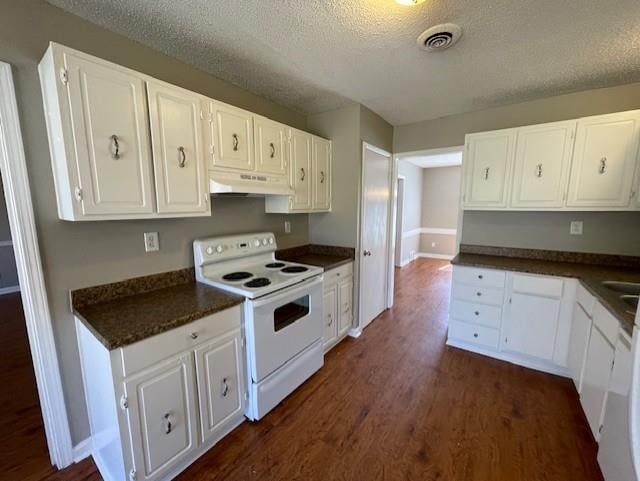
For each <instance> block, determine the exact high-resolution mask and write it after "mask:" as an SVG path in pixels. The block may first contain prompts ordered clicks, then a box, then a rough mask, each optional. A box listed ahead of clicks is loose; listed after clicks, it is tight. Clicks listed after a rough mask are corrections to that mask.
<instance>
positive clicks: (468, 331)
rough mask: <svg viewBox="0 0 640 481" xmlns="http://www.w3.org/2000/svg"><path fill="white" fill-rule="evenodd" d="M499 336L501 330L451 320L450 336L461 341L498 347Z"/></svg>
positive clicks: (493, 347)
mask: <svg viewBox="0 0 640 481" xmlns="http://www.w3.org/2000/svg"><path fill="white" fill-rule="evenodd" d="M499 336H500V331H498V330H497V329H491V328H490V327H484V326H478V325H477V324H468V323H466V322H459V321H450V322H449V337H450V338H452V339H457V340H459V341H464V342H468V343H472V344H478V345H480V346H485V347H490V348H492V349H497V348H498V339H499Z"/></svg>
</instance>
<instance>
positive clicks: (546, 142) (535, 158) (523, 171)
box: [511, 121, 576, 209]
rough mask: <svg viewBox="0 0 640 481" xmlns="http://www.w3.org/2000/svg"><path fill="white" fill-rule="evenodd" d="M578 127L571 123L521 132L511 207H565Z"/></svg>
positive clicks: (560, 123)
mask: <svg viewBox="0 0 640 481" xmlns="http://www.w3.org/2000/svg"><path fill="white" fill-rule="evenodd" d="M575 127H576V122H575V121H570V122H556V123H551V124H543V125H534V126H531V127H525V128H521V129H518V137H517V142H516V153H515V171H514V181H513V192H512V195H511V206H512V207H517V208H536V209H540V208H559V207H562V205H563V203H564V195H565V188H566V184H567V176H568V173H569V164H570V162H571V152H572V147H573V135H574V133H575Z"/></svg>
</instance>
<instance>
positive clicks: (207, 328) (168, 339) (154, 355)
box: [120, 306, 242, 377]
mask: <svg viewBox="0 0 640 481" xmlns="http://www.w3.org/2000/svg"><path fill="white" fill-rule="evenodd" d="M241 324H242V312H241V310H240V306H235V307H232V308H230V309H226V310H224V311H221V312H216V313H215V314H212V315H210V316H207V317H203V318H202V319H198V320H197V321H194V322H191V323H189V324H186V325H184V326H180V327H177V328H176V329H171V330H170V331H167V332H163V333H162V334H158V335H156V336H152V337H149V338H147V339H143V340H142V341H139V342H136V343H134V344H131V345H129V346H125V347H123V348H121V349H120V355H121V357H122V374H123V376H125V377H126V376H130V375H131V374H133V373H135V372H138V371H140V370H142V369H145V368H147V367H149V366H151V365H152V364H155V363H157V362H158V361H161V360H163V359H166V358H168V357H170V356H172V355H174V354H177V353H180V352H182V351H186V350H187V349H191V348H192V347H194V346H196V345H197V344H200V343H201V342H204V341H207V340H210V339H212V338H214V337H217V336H219V335H221V334H224V333H225V332H228V331H230V330H232V329H239V328H240V326H241ZM194 336H195V338H194Z"/></svg>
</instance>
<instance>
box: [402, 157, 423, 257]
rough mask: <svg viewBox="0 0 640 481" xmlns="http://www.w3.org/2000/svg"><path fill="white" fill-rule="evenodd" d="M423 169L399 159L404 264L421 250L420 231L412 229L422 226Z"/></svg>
mask: <svg viewBox="0 0 640 481" xmlns="http://www.w3.org/2000/svg"><path fill="white" fill-rule="evenodd" d="M422 171H423V169H422V168H420V167H418V166H417V165H414V164H412V163H410V162H407V161H405V160H399V161H398V175H403V176H404V177H405V180H404V203H403V206H402V232H403V236H402V239H401V244H402V245H401V247H400V259H401V263H402V264H404V263H406V262H407V261H409V260H411V253H412V252H415V253H418V252H420V233H419V232H417V233H411V231H412V230H415V229H419V228H420V227H422V179H423V176H422Z"/></svg>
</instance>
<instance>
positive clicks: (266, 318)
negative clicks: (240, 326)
mask: <svg viewBox="0 0 640 481" xmlns="http://www.w3.org/2000/svg"><path fill="white" fill-rule="evenodd" d="M246 307H247V312H246V314H247V315H246V318H245V319H246V325H245V328H246V335H247V351H248V360H249V368H250V371H251V378H252V380H253V382H256V383H257V382H259V381H261V380H262V379H264V378H265V377H266V376H268V375H269V374H271V373H272V372H274V371H275V370H276V369H278V368H279V367H280V366H282V365H283V364H284V363H286V362H287V361H288V360H289V359H291V358H293V357H294V356H295V355H296V354H298V353H300V352H302V351H303V350H304V349H305V348H307V347H308V346H310V345H311V344H313V343H314V342H315V341H317V340H318V339H320V338H321V337H322V276H318V277H315V278H313V279H309V280H306V281H304V282H302V283H300V284H296V285H295V286H292V287H288V288H286V289H283V290H282V291H279V292H276V293H274V294H271V295H268V296H265V297H262V298H260V299H255V300H249V301H247V304H246Z"/></svg>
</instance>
